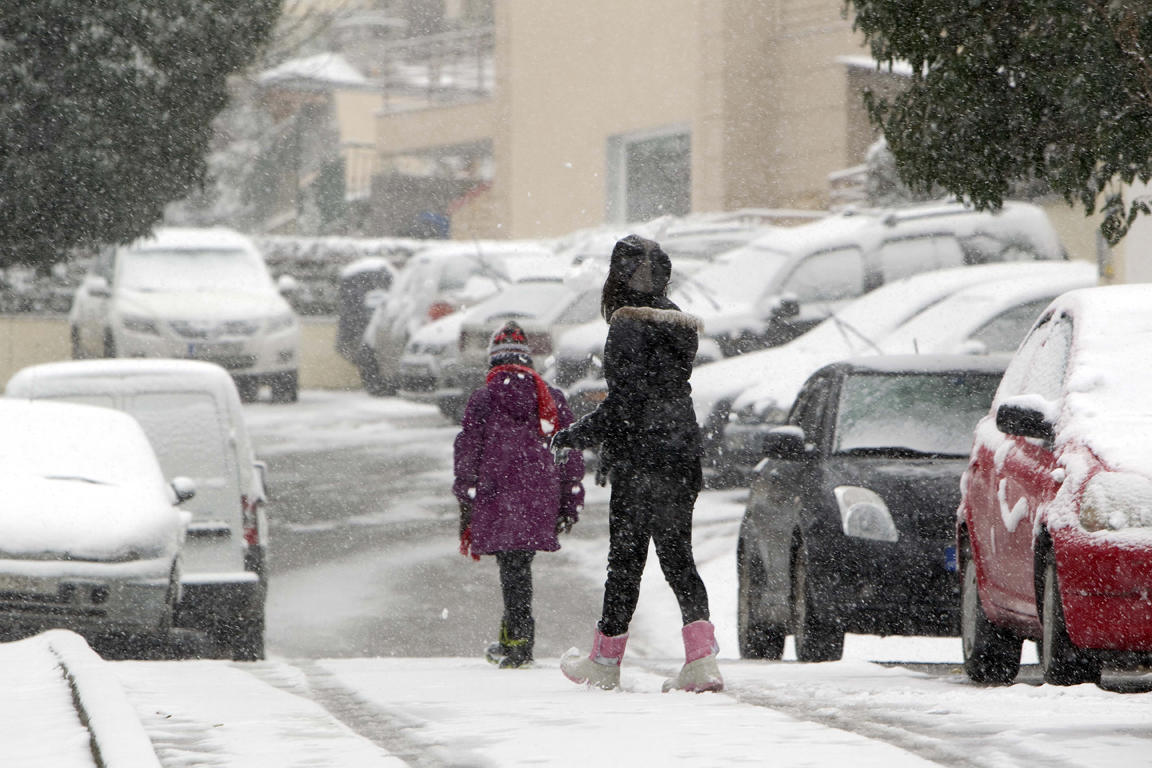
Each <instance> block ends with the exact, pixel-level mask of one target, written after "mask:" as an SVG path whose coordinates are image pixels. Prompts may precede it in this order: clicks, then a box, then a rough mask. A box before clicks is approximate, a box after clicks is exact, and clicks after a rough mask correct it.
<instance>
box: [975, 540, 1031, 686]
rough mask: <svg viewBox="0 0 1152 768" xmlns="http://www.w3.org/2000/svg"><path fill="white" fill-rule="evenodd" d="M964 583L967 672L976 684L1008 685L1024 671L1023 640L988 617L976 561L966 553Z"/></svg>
mask: <svg viewBox="0 0 1152 768" xmlns="http://www.w3.org/2000/svg"><path fill="white" fill-rule="evenodd" d="M962 567H963V569H964V570H963V573H962V575H961V582H960V641H961V646H962V648H963V654H964V672H965V673H966V674H967V675H968V679H969V680H971V681H972V682H974V683H989V684H995V685H1007V684H1008V683H1011V682H1012V681H1013V680H1014V679H1016V673H1017V672H1019V671H1020V649H1021V647H1022V646H1023V642H1024V641H1023V640H1022V639H1021V638H1020V637H1018V636H1017V635H1016V634H1015V633H1014V632H1012V631H1011V630H1008V629H1002V628H1001V627H998V626H996V625H995V624H993V623H992V622H990V621H988V617H987V616H985V615H984V606H983V605H982V604H981V603H980V594H979V592H978V591H977V588H976V562H975V560H973V558H972V555H971V552H970V551H965V552H964V561H963V563H962Z"/></svg>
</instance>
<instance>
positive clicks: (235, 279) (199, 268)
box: [119, 248, 273, 292]
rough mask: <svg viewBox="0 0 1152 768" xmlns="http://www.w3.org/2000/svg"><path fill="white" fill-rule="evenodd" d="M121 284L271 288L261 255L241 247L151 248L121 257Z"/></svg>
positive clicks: (164, 287)
mask: <svg viewBox="0 0 1152 768" xmlns="http://www.w3.org/2000/svg"><path fill="white" fill-rule="evenodd" d="M119 270H120V274H119V280H120V285H121V286H122V287H124V288H129V289H131V290H135V291H180V292H184V291H237V290H241V291H249V292H252V291H271V290H273V288H272V281H271V278H269V277H268V272H267V270H266V269H265V268H264V265H263V263H261V262H260V260H259V258H258V257H256V256H254V255H252V254H250V253H248V252H246V251H242V250H239V249H236V250H230V249H229V250H225V249H193V248H172V249H159V248H157V249H149V250H146V251H125V252H124V253H123V254H122V255H121V256H120V267H119Z"/></svg>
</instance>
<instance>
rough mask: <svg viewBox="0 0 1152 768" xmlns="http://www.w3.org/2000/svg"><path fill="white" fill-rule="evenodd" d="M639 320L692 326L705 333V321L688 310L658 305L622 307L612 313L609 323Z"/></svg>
mask: <svg viewBox="0 0 1152 768" xmlns="http://www.w3.org/2000/svg"><path fill="white" fill-rule="evenodd" d="M617 319H619V320H637V321H640V322H645V323H669V324H671V325H679V326H681V327H684V328H690V329H692V330H694V331H696V333H698V334H702V333H704V321H703V320H701V319H700V318H698V317H696V315H690V314H688V313H687V312H681V311H680V310H678V309H657V308H656V307H620V309H618V310H616V311H615V312H613V313H612V319H611V320H610V321H609V323H610V324H611V323H614V322H616V320H617Z"/></svg>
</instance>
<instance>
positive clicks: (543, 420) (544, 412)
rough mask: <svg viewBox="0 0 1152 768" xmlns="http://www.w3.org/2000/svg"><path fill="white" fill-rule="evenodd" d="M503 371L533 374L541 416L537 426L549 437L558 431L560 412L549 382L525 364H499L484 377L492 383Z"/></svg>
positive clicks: (486, 382) (539, 414) (538, 411)
mask: <svg viewBox="0 0 1152 768" xmlns="http://www.w3.org/2000/svg"><path fill="white" fill-rule="evenodd" d="M502 373H511V374H523V375H525V376H531V377H532V378H533V379H534V380H535V381H536V412H537V415H538V416H539V417H540V418H539V423H538V424H537V427H538V428H539V429H540V434H541V435H542V436H543V437H548V436H549V435H552V434H554V433H555V432H556V428H557V426H558V425H557V419H558V417H559V415H560V412H559V411H558V410H557V409H556V401H555V400H554V399H552V392H551V390H549V389H548V384H547V382H545V381H544V379H542V378H540V374H538V373H536V371H534V370H532V369H531V368H529V367H528V366H525V365H511V364H509V365H497V366H495V367H494V368H492V369H490V370H489V371H488V375H487V376H486V377H485V379H484V383H485V384H491V383H492V379H493V378H495V377H497V376H499V375H500V374H502ZM545 424H547V425H548V428H547V429H545V427H544V425H545Z"/></svg>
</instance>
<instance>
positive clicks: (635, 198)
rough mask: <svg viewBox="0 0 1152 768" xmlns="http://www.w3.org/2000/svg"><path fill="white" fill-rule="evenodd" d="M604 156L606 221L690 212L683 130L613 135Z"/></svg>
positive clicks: (687, 137) (688, 168)
mask: <svg viewBox="0 0 1152 768" xmlns="http://www.w3.org/2000/svg"><path fill="white" fill-rule="evenodd" d="M607 160H608V169H607V178H608V195H607V203H608V210H607V219H608V220H609V221H617V222H627V221H647V220H648V219H654V218H656V217H657V216H665V215H674V216H682V215H684V214H686V213H690V212H691V211H692V157H691V138H690V135H689V133H688V132H687V131H666V132H660V133H655V134H652V133H650V134H643V135H628V136H612V137H610V138H609V139H608V156H607Z"/></svg>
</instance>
